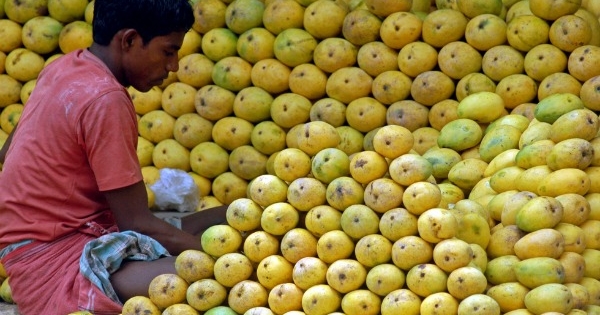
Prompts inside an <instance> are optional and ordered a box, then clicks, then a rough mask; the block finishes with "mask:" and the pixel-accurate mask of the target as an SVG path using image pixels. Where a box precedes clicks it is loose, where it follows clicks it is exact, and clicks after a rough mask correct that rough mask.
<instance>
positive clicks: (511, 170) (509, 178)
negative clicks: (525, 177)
mask: <svg viewBox="0 0 600 315" xmlns="http://www.w3.org/2000/svg"><path fill="white" fill-rule="evenodd" d="M524 171H525V169H523V168H520V167H518V166H509V167H506V168H504V169H502V170H500V171H498V172H496V173H495V174H494V175H492V177H490V186H491V187H492V189H494V190H495V191H496V192H498V193H501V192H504V191H508V190H512V189H515V183H516V181H517V178H518V177H519V176H520V175H521V173H523V172H524Z"/></svg>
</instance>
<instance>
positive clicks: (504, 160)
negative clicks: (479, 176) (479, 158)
mask: <svg viewBox="0 0 600 315" xmlns="http://www.w3.org/2000/svg"><path fill="white" fill-rule="evenodd" d="M519 152H520V150H519V149H517V148H513V149H508V150H506V151H503V152H501V153H500V154H498V155H496V156H495V157H494V158H493V159H492V160H491V161H490V162H489V164H488V167H487V168H486V169H485V172H483V176H485V177H489V176H492V175H494V173H496V172H497V171H499V170H501V169H503V168H506V167H509V166H515V165H517V164H516V156H517V154H519Z"/></svg>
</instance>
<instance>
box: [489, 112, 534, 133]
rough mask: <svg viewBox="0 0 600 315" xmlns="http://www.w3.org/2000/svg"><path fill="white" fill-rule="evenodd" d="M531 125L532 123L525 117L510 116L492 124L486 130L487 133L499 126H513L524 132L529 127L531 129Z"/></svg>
mask: <svg viewBox="0 0 600 315" xmlns="http://www.w3.org/2000/svg"><path fill="white" fill-rule="evenodd" d="M530 123H531V121H530V120H529V118H527V117H525V116H523V115H519V114H508V115H505V116H502V117H500V118H498V119H496V120H494V121H493V122H491V123H490V124H489V125H488V127H487V128H486V133H487V132H488V131H489V130H492V129H493V128H495V127H496V126H499V125H511V126H513V127H515V128H517V129H519V130H521V132H523V131H525V130H526V129H527V127H529V124H530Z"/></svg>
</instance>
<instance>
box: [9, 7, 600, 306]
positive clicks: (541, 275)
mask: <svg viewBox="0 0 600 315" xmlns="http://www.w3.org/2000/svg"><path fill="white" fill-rule="evenodd" d="M193 6H194V14H195V17H196V22H195V24H194V25H193V28H192V29H191V30H190V31H189V32H188V33H187V34H186V36H185V39H184V43H183V47H182V49H181V51H180V52H179V57H180V65H179V70H178V71H177V72H176V73H171V75H170V76H169V78H168V79H167V80H165V82H164V83H163V84H162V85H161V86H156V87H154V88H153V89H152V90H150V91H148V92H145V93H141V92H139V91H136V90H134V89H132V88H130V89H129V92H130V94H131V97H132V99H133V102H134V105H135V109H136V112H137V113H138V117H139V145H138V157H139V160H140V164H141V166H142V172H143V174H144V180H145V182H146V184H147V187H148V189H147V191H148V196H149V206H150V207H151V208H154V200H155V199H154V198H155V196H154V193H153V191H152V189H150V187H151V185H152V184H153V183H155V182H156V181H157V180H158V179H159V177H160V169H163V168H173V169H180V170H183V171H186V172H188V174H190V176H192V178H193V179H194V181H195V183H196V184H197V186H198V193H199V196H200V203H199V206H198V209H197V210H198V211H202V210H204V209H207V208H211V207H214V206H218V205H228V207H227V224H224V225H218V226H214V227H211V228H209V229H208V230H207V231H206V232H204V233H203V234H202V236H201V242H202V245H203V247H204V249H205V251H204V252H199V251H187V252H184V254H182V255H181V256H179V257H178V259H177V263H176V269H177V274H165V275H161V276H159V277H157V278H156V279H155V281H153V283H152V285H151V286H150V288H149V294H148V296H146V297H141V296H140V297H136V298H133V299H131V300H128V301H127V302H126V303H125V305H124V309H123V314H139V313H137V312H136V311H135V309H138V310H139V309H146V310H148V313H147V314H161V313H162V314H207V315H215V314H262V315H264V314H278V315H279V314H289V315H293V314H294V315H299V314H306V315H320V314H349V315H350V314H361V315H369V314H408V315H410V314H544V313H545V314H600V153H599V152H600V138H599V137H598V131H599V126H600V125H599V119H598V110H600V21H599V17H600V1H596V0H554V1H547V0H435V1H430V0H264V1H261V0H195V1H193ZM92 12H93V1H91V2H88V0H21V1H16V0H0V127H1V130H0V145H1V144H2V143H3V142H4V140H5V139H6V137H7V135H8V134H9V133H10V132H11V130H12V129H13V128H14V126H15V124H16V123H17V122H18V119H19V116H20V113H21V112H22V110H23V107H24V106H26V105H27V98H28V96H29V94H30V93H31V91H32V89H33V88H34V87H35V83H36V78H37V75H38V74H39V72H40V71H41V70H42V69H43V67H44V66H45V65H47V64H48V63H50V62H51V61H52V60H54V59H55V58H57V57H60V56H61V55H62V54H64V53H68V52H70V51H72V50H75V49H78V48H83V47H87V46H88V45H90V44H91V41H92V39H91V32H92V28H91V21H92ZM0 174H1V173H0ZM0 176H1V175H0ZM0 271H1V272H0V277H2V278H6V277H7V276H6V274H5V272H4V271H3V270H0ZM164 288H168V289H164ZM163 289H164V290H163ZM0 291H1V292H0V293H2V294H0V296H2V298H3V299H4V300H6V301H11V300H10V287H9V285H8V281H4V282H3V285H2V288H0Z"/></svg>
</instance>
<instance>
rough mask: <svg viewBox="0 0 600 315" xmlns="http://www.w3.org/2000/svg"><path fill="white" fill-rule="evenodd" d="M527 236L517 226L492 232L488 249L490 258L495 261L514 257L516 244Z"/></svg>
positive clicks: (505, 227)
mask: <svg viewBox="0 0 600 315" xmlns="http://www.w3.org/2000/svg"><path fill="white" fill-rule="evenodd" d="M525 234H526V233H525V232H524V231H522V230H520V229H519V228H518V227H517V226H516V225H508V226H503V227H501V228H499V229H498V230H496V231H494V232H492V235H491V236H490V242H489V244H488V247H487V248H486V252H487V254H488V257H489V258H490V259H493V258H496V257H500V256H504V255H514V254H515V251H514V249H513V247H514V244H515V243H516V242H517V241H518V240H519V239H520V238H521V237H523V236H524V235H525Z"/></svg>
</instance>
